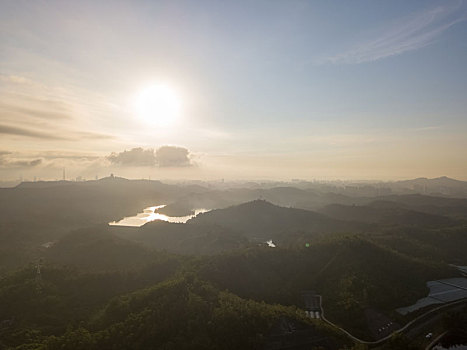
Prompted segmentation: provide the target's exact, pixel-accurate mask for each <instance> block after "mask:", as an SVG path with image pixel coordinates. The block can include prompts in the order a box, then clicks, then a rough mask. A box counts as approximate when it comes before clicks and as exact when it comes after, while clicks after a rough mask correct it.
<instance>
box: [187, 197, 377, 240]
mask: <svg viewBox="0 0 467 350" xmlns="http://www.w3.org/2000/svg"><path fill="white" fill-rule="evenodd" d="M188 224H189V225H193V224H205V225H206V224H209V225H218V226H221V227H225V228H228V229H230V230H233V231H238V232H241V233H243V234H245V235H246V236H247V237H250V238H259V239H270V238H272V237H273V236H277V235H278V234H292V233H296V232H306V233H314V234H322V233H329V232H355V231H363V230H365V229H367V228H368V227H367V226H366V225H363V224H356V223H352V222H344V221H339V220H335V219H332V218H329V217H327V216H325V215H323V214H319V213H316V212H312V211H309V210H303V209H294V208H284V207H279V206H276V205H274V204H271V203H269V202H267V201H264V200H255V201H252V202H248V203H244V204H240V205H237V206H233V207H229V208H226V209H217V210H212V211H210V212H207V213H203V214H200V215H198V216H196V217H195V218H193V219H191V220H189V221H188Z"/></svg>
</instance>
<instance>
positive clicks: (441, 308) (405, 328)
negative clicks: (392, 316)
mask: <svg viewBox="0 0 467 350" xmlns="http://www.w3.org/2000/svg"><path fill="white" fill-rule="evenodd" d="M318 297H319V306H320V308H321V319H322V320H323V321H324V322H326V323H327V324H329V325H330V326H332V327H334V328H337V329H338V330H340V331H341V332H343V333H345V334H346V335H347V336H348V337H349V338H351V339H352V340H353V341H355V342H358V343H362V344H366V345H381V344H383V343H385V342H386V341H388V340H389V339H391V337H392V336H393V334H398V333H403V332H404V331H406V330H407V329H409V328H410V327H411V326H413V325H415V324H416V323H418V322H421V321H422V319H424V318H425V317H427V316H429V315H431V314H435V313H436V312H438V311H440V310H444V309H448V308H450V307H452V306H454V305H460V304H463V303H467V299H462V300H457V301H453V302H451V303H446V304H444V305H442V306H438V307H436V308H434V309H432V310H430V311H427V312H425V313H423V314H421V315H420V316H418V317H416V318H414V319H413V320H412V321H410V322H408V323H407V324H406V325H405V326H404V327H402V328H399V329H398V330H396V331H394V332H393V333H392V334H389V335H388V336H386V337H384V338H381V339H379V340H374V341H368V340H363V339H360V338H357V337H355V336H354V335H352V334H350V333H349V332H348V331H346V330H345V329H344V328H342V327H339V326H338V325H336V324H335V323H333V322H331V321H329V320H328V319H327V318H326V317H325V316H324V308H323V298H322V296H321V295H318Z"/></svg>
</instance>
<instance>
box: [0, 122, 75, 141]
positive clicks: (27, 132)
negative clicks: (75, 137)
mask: <svg viewBox="0 0 467 350" xmlns="http://www.w3.org/2000/svg"><path fill="white" fill-rule="evenodd" d="M0 134H5V135H17V136H27V137H33V138H38V139H48V140H67V139H68V138H66V137H63V136H59V135H56V134H52V133H48V132H43V131H38V130H34V129H27V128H20V127H16V126H9V125H1V124H0Z"/></svg>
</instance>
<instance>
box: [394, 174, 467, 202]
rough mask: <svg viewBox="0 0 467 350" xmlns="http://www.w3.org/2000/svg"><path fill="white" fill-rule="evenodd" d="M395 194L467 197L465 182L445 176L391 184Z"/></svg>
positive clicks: (466, 182) (466, 184)
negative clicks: (410, 192)
mask: <svg viewBox="0 0 467 350" xmlns="http://www.w3.org/2000/svg"><path fill="white" fill-rule="evenodd" d="M391 187H392V188H394V189H395V191H396V193H397V192H404V191H406V192H407V191H412V192H417V193H422V194H431V195H445V196H452V197H466V196H467V181H460V180H456V179H451V178H449V177H446V176H442V177H437V178H434V179H428V178H425V177H420V178H417V179H412V180H404V181H397V182H394V183H392V184H391Z"/></svg>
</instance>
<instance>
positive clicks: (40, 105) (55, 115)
mask: <svg viewBox="0 0 467 350" xmlns="http://www.w3.org/2000/svg"><path fill="white" fill-rule="evenodd" d="M0 112H1V113H2V115H12V116H14V117H15V118H24V119H26V118H29V117H34V118H40V119H71V116H70V113H69V112H68V111H67V110H66V109H65V108H63V106H62V105H61V104H59V103H58V102H55V101H39V100H37V101H36V104H35V105H33V104H30V105H29V107H25V106H17V105H13V104H7V103H1V102H0Z"/></svg>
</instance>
